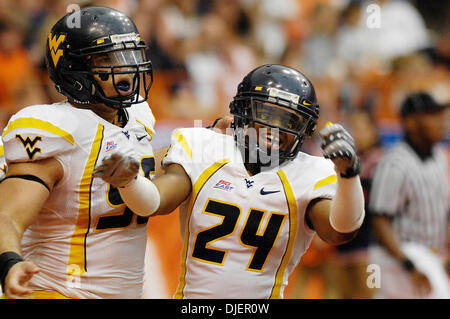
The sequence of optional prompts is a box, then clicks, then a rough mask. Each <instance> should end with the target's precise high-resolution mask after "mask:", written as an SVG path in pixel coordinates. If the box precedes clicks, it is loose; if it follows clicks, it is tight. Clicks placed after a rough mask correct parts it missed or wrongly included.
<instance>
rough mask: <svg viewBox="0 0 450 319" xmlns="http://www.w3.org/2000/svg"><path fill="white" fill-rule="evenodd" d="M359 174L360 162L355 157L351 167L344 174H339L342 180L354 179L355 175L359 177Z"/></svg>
mask: <svg viewBox="0 0 450 319" xmlns="http://www.w3.org/2000/svg"><path fill="white" fill-rule="evenodd" d="M359 173H361V162H360V161H359V158H358V157H357V158H356V161H355V164H354V165H353V166H352V167H349V168H348V169H347V171H346V172H345V173H344V174H342V173H341V177H342V178H352V177H355V176H356V175H359Z"/></svg>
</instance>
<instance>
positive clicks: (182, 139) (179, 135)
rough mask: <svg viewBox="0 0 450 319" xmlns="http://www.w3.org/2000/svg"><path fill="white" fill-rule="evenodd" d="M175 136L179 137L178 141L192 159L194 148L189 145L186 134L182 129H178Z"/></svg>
mask: <svg viewBox="0 0 450 319" xmlns="http://www.w3.org/2000/svg"><path fill="white" fill-rule="evenodd" d="M174 137H175V138H176V139H177V141H178V142H179V143H180V144H181V146H182V147H183V149H184V151H185V152H186V154H187V155H188V156H189V158H190V159H192V149H191V147H190V146H189V144H188V142H187V141H186V139H185V138H184V136H183V135H182V134H181V132H180V131H176V132H175V135H174Z"/></svg>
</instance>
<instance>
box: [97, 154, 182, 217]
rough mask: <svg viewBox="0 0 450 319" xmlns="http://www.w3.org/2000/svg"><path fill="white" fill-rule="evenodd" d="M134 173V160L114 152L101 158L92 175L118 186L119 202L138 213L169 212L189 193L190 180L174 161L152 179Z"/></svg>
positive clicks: (137, 168) (136, 169)
mask: <svg viewBox="0 0 450 319" xmlns="http://www.w3.org/2000/svg"><path fill="white" fill-rule="evenodd" d="M138 172H139V165H138V163H137V161H136V160H135V159H133V158H132V157H130V156H126V155H124V154H122V153H120V152H118V153H114V154H111V156H109V157H108V158H106V159H104V160H103V161H102V164H101V165H99V166H98V167H96V169H95V171H94V176H96V177H101V178H102V179H103V180H104V181H105V182H106V183H109V184H111V185H113V186H115V187H118V189H119V192H120V195H121V197H122V199H123V201H124V202H125V203H126V204H127V206H128V207H129V208H130V209H131V210H132V211H133V212H134V213H135V214H138V215H141V216H150V215H153V214H169V213H171V212H172V211H173V210H174V209H175V208H176V207H178V206H179V205H180V204H181V203H182V202H183V201H184V200H185V199H186V198H187V197H188V196H189V194H190V193H191V180H190V178H189V176H188V175H187V174H186V172H185V171H184V169H183V167H182V166H180V165H178V164H172V165H169V166H168V167H167V168H166V170H165V173H164V174H161V175H160V176H159V177H157V178H156V179H155V180H153V181H151V180H149V179H147V178H144V177H142V176H138Z"/></svg>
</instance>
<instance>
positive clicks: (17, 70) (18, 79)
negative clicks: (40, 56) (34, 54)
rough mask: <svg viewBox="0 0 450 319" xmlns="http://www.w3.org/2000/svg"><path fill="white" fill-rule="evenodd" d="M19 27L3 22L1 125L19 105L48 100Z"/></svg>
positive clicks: (0, 79) (0, 69) (0, 50)
mask: <svg viewBox="0 0 450 319" xmlns="http://www.w3.org/2000/svg"><path fill="white" fill-rule="evenodd" d="M23 41H24V34H23V33H22V32H21V30H20V28H17V27H15V26H14V25H10V24H1V23H0V43H1V44H2V45H1V46H0V87H1V88H2V89H1V90H0V127H4V125H5V124H6V122H7V120H8V119H9V117H10V116H11V115H12V114H13V113H16V112H17V111H18V110H19V109H20V108H22V107H24V106H27V105H30V104H39V103H42V102H45V98H44V95H43V92H42V88H41V84H40V83H39V82H38V80H37V77H36V73H35V69H34V67H33V65H32V63H31V61H30V59H29V56H28V53H27V51H26V50H25V48H24V47H23Z"/></svg>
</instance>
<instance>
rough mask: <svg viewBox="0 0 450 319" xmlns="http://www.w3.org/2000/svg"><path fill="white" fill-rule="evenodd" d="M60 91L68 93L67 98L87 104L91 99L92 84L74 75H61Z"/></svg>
mask: <svg viewBox="0 0 450 319" xmlns="http://www.w3.org/2000/svg"><path fill="white" fill-rule="evenodd" d="M62 77H63V82H62V83H63V85H62V86H61V89H62V90H63V91H65V92H66V93H68V97H72V98H73V100H76V101H79V102H89V101H90V100H91V97H92V82H91V81H89V80H88V79H86V78H84V77H79V76H76V75H72V74H71V75H63V76H62Z"/></svg>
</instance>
